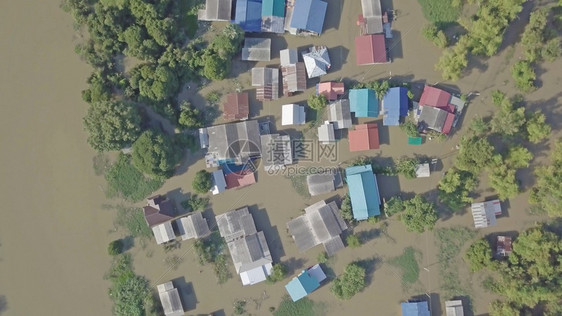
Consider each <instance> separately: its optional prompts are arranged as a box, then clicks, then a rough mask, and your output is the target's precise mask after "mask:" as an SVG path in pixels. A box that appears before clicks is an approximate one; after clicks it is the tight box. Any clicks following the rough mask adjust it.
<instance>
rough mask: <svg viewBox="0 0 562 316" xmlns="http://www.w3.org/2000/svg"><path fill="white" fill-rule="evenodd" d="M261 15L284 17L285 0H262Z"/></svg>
mask: <svg viewBox="0 0 562 316" xmlns="http://www.w3.org/2000/svg"><path fill="white" fill-rule="evenodd" d="M262 1H263V2H262V7H261V15H262V16H263V17H266V16H276V17H281V18H283V17H285V0H262Z"/></svg>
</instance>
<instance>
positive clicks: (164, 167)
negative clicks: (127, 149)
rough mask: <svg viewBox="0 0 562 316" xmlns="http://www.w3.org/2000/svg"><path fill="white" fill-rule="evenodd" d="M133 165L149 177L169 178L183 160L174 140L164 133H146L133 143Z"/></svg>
mask: <svg viewBox="0 0 562 316" xmlns="http://www.w3.org/2000/svg"><path fill="white" fill-rule="evenodd" d="M132 156H133V165H134V166H135V167H136V168H137V169H139V170H140V171H142V172H144V173H145V174H147V175H150V176H154V177H164V178H169V177H171V176H172V174H173V172H174V169H175V167H176V165H177V164H178V162H179V161H180V159H181V154H180V152H179V151H178V150H176V149H175V146H174V143H173V141H172V139H171V138H170V137H169V136H168V135H166V134H163V133H159V132H155V131H152V130H148V131H145V132H144V133H142V135H141V136H140V137H139V138H138V139H137V140H136V141H135V142H134V143H133V155H132Z"/></svg>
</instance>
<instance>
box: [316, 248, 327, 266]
mask: <svg viewBox="0 0 562 316" xmlns="http://www.w3.org/2000/svg"><path fill="white" fill-rule="evenodd" d="M316 261H318V263H326V262H328V255H327V254H326V252H325V251H322V252H321V253H319V254H318V256H317V257H316Z"/></svg>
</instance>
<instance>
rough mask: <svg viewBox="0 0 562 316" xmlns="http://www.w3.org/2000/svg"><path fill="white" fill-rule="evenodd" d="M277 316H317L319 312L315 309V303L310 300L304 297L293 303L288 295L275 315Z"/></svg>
mask: <svg viewBox="0 0 562 316" xmlns="http://www.w3.org/2000/svg"><path fill="white" fill-rule="evenodd" d="M273 314H274V315H275V316H297V315H298V316H316V315H318V312H317V311H315V309H314V302H313V301H311V300H310V299H308V298H306V297H303V298H301V299H300V300H298V301H296V302H293V300H292V299H291V297H289V296H288V295H287V296H285V297H283V300H282V301H281V304H279V307H278V308H277V310H276V311H275V313H273Z"/></svg>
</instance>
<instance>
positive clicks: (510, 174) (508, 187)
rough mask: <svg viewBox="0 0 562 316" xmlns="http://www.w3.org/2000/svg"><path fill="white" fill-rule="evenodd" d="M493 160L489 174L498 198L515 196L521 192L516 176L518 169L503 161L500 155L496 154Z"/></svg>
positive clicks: (504, 198)
mask: <svg viewBox="0 0 562 316" xmlns="http://www.w3.org/2000/svg"><path fill="white" fill-rule="evenodd" d="M493 160H494V162H493V164H492V166H491V167H490V172H489V174H488V177H489V178H490V186H491V187H492V188H493V189H494V190H495V191H496V192H497V193H498V198H499V199H500V200H502V201H503V200H507V199H510V198H513V197H515V196H516V195H517V194H519V192H520V190H519V182H518V181H517V178H515V172H516V171H517V170H516V169H514V168H513V167H511V166H508V165H507V164H506V163H505V162H504V161H502V158H501V156H500V155H497V156H495V157H494V159H493Z"/></svg>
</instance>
